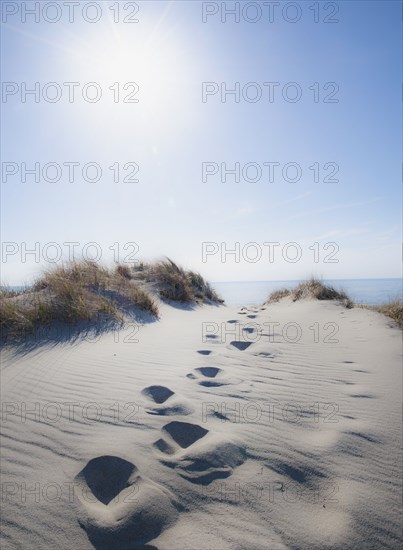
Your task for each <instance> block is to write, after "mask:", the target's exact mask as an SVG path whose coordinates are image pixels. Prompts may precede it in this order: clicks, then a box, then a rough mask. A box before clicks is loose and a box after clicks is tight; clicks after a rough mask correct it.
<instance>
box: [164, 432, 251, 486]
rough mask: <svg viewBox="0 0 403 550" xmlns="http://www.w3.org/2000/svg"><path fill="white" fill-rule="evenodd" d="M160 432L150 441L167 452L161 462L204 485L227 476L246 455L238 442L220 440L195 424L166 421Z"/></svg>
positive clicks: (186, 477) (192, 480)
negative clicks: (155, 438)
mask: <svg viewBox="0 0 403 550" xmlns="http://www.w3.org/2000/svg"><path fill="white" fill-rule="evenodd" d="M163 432H164V437H163V438H161V439H159V440H158V441H157V442H156V443H155V444H154V445H155V447H156V448H157V449H158V450H159V451H161V452H162V453H164V454H165V455H170V456H167V457H165V458H164V459H162V460H161V462H162V463H163V464H164V465H165V466H168V467H170V468H173V469H175V470H177V471H178V472H179V475H180V476H181V477H183V478H185V479H187V480H189V481H191V482H192V483H199V484H203V485H206V484H208V483H211V482H212V481H213V480H214V479H218V478H224V477H228V476H229V475H231V473H232V471H233V469H234V468H235V466H238V465H239V464H242V463H243V462H244V461H245V459H246V453H245V451H244V450H243V448H242V447H241V446H240V445H237V444H236V443H234V442H229V441H227V442H224V441H222V439H221V438H218V437H215V436H213V435H212V434H211V433H210V432H209V430H207V429H205V428H203V427H202V426H199V425H198V424H191V423H188V422H170V423H169V424H166V425H165V426H164V427H163ZM191 448H192V449H191Z"/></svg>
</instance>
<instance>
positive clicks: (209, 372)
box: [195, 367, 221, 378]
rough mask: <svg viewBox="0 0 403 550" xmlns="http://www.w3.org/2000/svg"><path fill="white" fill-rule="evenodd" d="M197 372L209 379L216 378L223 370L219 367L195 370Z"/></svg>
mask: <svg viewBox="0 0 403 550" xmlns="http://www.w3.org/2000/svg"><path fill="white" fill-rule="evenodd" d="M195 370H196V371H197V372H200V374H202V375H203V376H207V377H208V378H215V377H216V376H217V374H218V373H219V372H221V369H219V368H217V367H200V368H198V369H195Z"/></svg>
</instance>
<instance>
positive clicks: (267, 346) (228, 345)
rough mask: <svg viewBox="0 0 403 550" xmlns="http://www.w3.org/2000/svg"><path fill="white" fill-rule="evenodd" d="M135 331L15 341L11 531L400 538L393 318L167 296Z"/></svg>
mask: <svg viewBox="0 0 403 550" xmlns="http://www.w3.org/2000/svg"><path fill="white" fill-rule="evenodd" d="M203 331H204V332H203ZM132 333H133V330H132V329H131V328H130V327H127V328H126V329H125V330H122V331H120V332H110V333H105V334H103V335H101V336H98V337H97V338H96V341H89V339H87V340H86V339H83V340H81V341H76V342H74V343H68V342H64V343H60V344H59V345H52V346H50V345H49V346H47V347H46V346H40V347H37V348H35V347H33V349H30V351H28V352H27V353H21V352H20V353H16V352H13V351H12V350H10V349H6V350H4V351H3V357H2V369H3V370H2V390H1V397H2V407H3V408H2V420H3V422H2V462H3V464H2V471H3V475H2V497H3V506H2V508H3V510H2V512H3V520H2V532H3V534H2V548H4V549H7V548H10V549H11V548H13V549H14V548H24V549H25V548H27V549H28V548H29V549H30V548H38V549H40V550H42V549H43V550H45V549H52V550H53V549H55V548H58V549H66V550H67V549H69V550H70V549H71V548H75V549H80V550H81V549H87V548H88V549H90V548H97V549H99V550H100V549H112V548H113V549H115V548H116V549H119V550H125V549H126V550H134V549H135V548H150V549H151V548H158V549H160V550H164V549H177V548H183V549H189V550H190V549H191V550H196V549H214V550H221V549H223V550H224V549H236V550H240V549H245V550H246V549H247V550H249V549H262V550H263V549H265V550H267V549H285V548H290V549H296V548H299V549H307V550H308V549H318V550H319V549H324V548H329V549H330V548H334V549H339V548H343V549H350V548H351V549H353V548H354V549H356V548H364V549H365V548H400V544H401V530H400V522H401V489H402V487H401V485H402V483H401V473H400V466H401V463H400V454H399V453H400V446H401V397H402V396H401V391H402V390H401V382H402V377H401V331H400V330H399V329H397V328H395V327H393V326H391V322H390V320H388V319H387V318H386V317H383V316H381V315H380V314H378V313H375V312H372V311H368V310H363V309H351V310H348V309H345V308H344V307H342V306H341V305H338V304H337V303H335V302H330V301H323V302H319V301H309V300H307V301H300V302H296V303H292V302H291V301H289V300H288V299H284V300H282V301H281V302H279V303H277V304H273V305H268V306H265V307H253V308H252V307H251V308H247V307H245V308H242V309H239V308H231V307H224V306H222V307H213V306H204V307H197V308H195V309H194V310H192V311H189V310H182V309H180V308H177V307H170V306H168V305H164V306H163V307H162V308H161V320H160V321H159V322H156V323H151V324H147V325H144V326H141V327H140V329H139V330H138V332H137V333H136V339H137V340H138V341H137V342H134V341H133V338H132V337H131V335H132Z"/></svg>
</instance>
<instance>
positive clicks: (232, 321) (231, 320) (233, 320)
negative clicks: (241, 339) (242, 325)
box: [227, 319, 238, 324]
mask: <svg viewBox="0 0 403 550" xmlns="http://www.w3.org/2000/svg"><path fill="white" fill-rule="evenodd" d="M227 323H231V324H233V323H238V321H237V320H236V319H230V320H229V321H227Z"/></svg>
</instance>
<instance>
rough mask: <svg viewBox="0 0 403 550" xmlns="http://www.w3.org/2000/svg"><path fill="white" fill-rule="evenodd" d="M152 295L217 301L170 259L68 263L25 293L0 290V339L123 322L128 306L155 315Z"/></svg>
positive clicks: (206, 287) (193, 275)
mask: <svg viewBox="0 0 403 550" xmlns="http://www.w3.org/2000/svg"><path fill="white" fill-rule="evenodd" d="M155 294H159V296H161V297H162V298H166V299H169V300H174V301H180V302H191V301H199V302H200V301H202V302H205V301H214V302H221V300H220V298H219V297H218V296H217V295H216V293H215V292H214V291H213V289H212V288H211V287H210V285H209V284H208V283H207V282H206V281H204V279H203V277H201V275H199V274H197V273H193V272H187V271H185V270H183V269H182V268H180V267H178V266H177V265H176V264H175V263H174V262H172V261H171V260H169V259H168V260H166V261H161V262H157V263H154V264H139V265H138V266H136V267H135V268H130V267H128V266H126V265H121V264H119V265H117V266H116V267H115V268H114V269H107V268H105V267H102V266H100V265H98V264H97V263H95V262H90V261H79V262H72V263H69V264H66V265H60V266H57V267H55V268H53V269H51V270H49V271H46V272H45V273H44V274H43V275H42V276H41V277H40V278H39V279H38V280H37V281H36V282H35V283H34V285H33V288H32V289H31V290H30V291H27V290H25V291H24V292H14V291H11V290H10V289H7V288H5V287H4V288H1V289H0V331H1V337H2V339H4V338H11V339H12V338H14V337H18V336H21V335H24V336H25V335H26V334H29V333H32V332H33V331H35V330H36V329H38V328H39V327H42V326H45V325H51V324H53V323H55V322H60V323H65V324H77V323H79V322H80V321H88V322H93V321H96V322H98V321H101V322H104V321H114V322H122V321H123V320H124V318H125V316H126V315H128V314H131V313H132V312H133V308H137V309H139V310H141V311H143V312H147V313H149V314H151V315H154V316H158V304H157V300H156V298H155Z"/></svg>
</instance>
